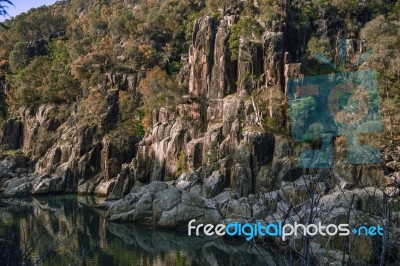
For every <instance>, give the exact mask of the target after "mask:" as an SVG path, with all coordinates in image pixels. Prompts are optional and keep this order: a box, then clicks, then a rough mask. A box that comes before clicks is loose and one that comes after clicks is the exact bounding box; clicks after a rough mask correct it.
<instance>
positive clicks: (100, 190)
mask: <svg viewBox="0 0 400 266" xmlns="http://www.w3.org/2000/svg"><path fill="white" fill-rule="evenodd" d="M115 180H116V179H115V178H113V179H110V180H107V181H102V182H100V184H99V185H98V186H97V187H96V188H95V190H94V195H95V196H97V197H107V196H108V195H109V194H110V193H111V191H112V190H113V188H114V185H115Z"/></svg>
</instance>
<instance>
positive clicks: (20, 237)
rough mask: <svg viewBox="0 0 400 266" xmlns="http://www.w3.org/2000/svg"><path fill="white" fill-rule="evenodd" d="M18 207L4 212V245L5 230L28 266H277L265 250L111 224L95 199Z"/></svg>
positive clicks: (42, 201) (46, 200) (64, 198)
mask: <svg viewBox="0 0 400 266" xmlns="http://www.w3.org/2000/svg"><path fill="white" fill-rule="evenodd" d="M14 203H15V204H14ZM14 203H13V204H12V205H9V206H7V207H5V208H1V209H0V239H1V238H4V239H5V234H2V229H4V228H5V229H6V230H8V231H9V232H12V233H13V234H15V241H14V245H15V247H16V249H15V252H18V249H19V250H21V254H22V257H24V256H25V255H26V256H27V259H26V261H27V264H29V265H30V264H41V263H40V262H41V261H42V262H43V264H46V265H51V264H54V265H71V264H73V265H80V264H82V263H84V264H86V265H132V263H133V264H134V265H200V264H201V265H232V264H236V265H274V263H273V260H272V259H271V256H270V255H269V254H268V253H266V252H265V251H263V250H261V249H260V252H261V255H260V254H259V253H258V252H257V250H255V249H254V248H251V246H250V245H249V244H247V243H243V242H242V241H238V243H236V245H235V244H233V243H232V239H229V241H230V242H229V243H228V242H227V241H224V240H223V239H222V238H216V237H214V238H213V237H188V236H187V235H186V234H187V233H186V232H179V231H165V230H159V229H155V228H153V227H147V226H144V225H134V224H124V225H121V224H115V223H111V222H107V221H106V220H105V219H104V218H103V217H101V216H100V215H99V214H98V213H97V212H96V211H95V210H93V209H92V208H89V207H88V206H93V204H94V202H93V199H92V198H81V197H79V198H78V199H77V198H76V197H74V196H57V197H48V198H36V199H35V198H32V199H25V200H21V201H17V200H15V202H14ZM8 221H11V222H8ZM0 248H1V243H0ZM264 259H265V261H264ZM0 261H1V259H0ZM17 264H19V263H17ZM0 265H4V263H1V262H0Z"/></svg>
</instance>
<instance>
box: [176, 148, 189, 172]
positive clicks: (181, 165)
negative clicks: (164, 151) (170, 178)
mask: <svg viewBox="0 0 400 266" xmlns="http://www.w3.org/2000/svg"><path fill="white" fill-rule="evenodd" d="M187 171H188V169H187V166H186V151H185V149H182V150H181V151H180V152H179V154H178V161H177V171H176V174H175V176H176V177H179V176H180V175H181V174H183V173H186V172H187Z"/></svg>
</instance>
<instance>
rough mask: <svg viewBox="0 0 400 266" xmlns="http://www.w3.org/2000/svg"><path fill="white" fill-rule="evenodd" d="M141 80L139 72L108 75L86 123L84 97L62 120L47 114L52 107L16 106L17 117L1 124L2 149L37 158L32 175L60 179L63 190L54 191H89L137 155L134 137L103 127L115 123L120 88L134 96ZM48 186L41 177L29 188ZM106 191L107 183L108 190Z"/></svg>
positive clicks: (45, 187)
mask: <svg viewBox="0 0 400 266" xmlns="http://www.w3.org/2000/svg"><path fill="white" fill-rule="evenodd" d="M140 78H141V74H140V73H137V74H134V75H117V74H108V75H107V76H106V82H105V83H104V84H103V88H100V90H102V91H103V93H104V94H105V96H104V98H103V102H102V103H99V104H101V106H100V107H97V109H96V110H91V111H90V112H96V113H98V116H97V117H96V116H94V117H95V119H92V120H91V121H89V118H87V116H88V115H91V114H90V113H89V114H88V113H85V112H84V111H82V110H85V109H84V108H87V105H86V103H85V102H84V101H83V102H82V103H78V104H77V105H73V106H71V117H70V118H69V119H68V120H67V121H66V122H64V123H63V124H61V123H60V122H59V121H57V120H56V118H54V117H53V116H52V111H53V109H54V108H56V107H55V106H52V105H42V106H40V107H39V108H38V110H37V111H29V110H21V119H20V120H18V119H9V120H8V121H6V122H5V124H4V127H3V130H2V134H1V141H2V143H3V144H5V147H4V148H5V150H16V149H22V150H23V152H24V153H25V154H26V155H28V156H29V157H31V159H32V160H33V161H34V162H36V165H35V171H36V172H37V173H49V174H52V175H53V176H54V177H55V178H59V179H57V180H62V181H60V184H61V185H60V186H59V187H62V189H58V188H57V189H56V190H57V192H61V191H64V192H79V193H82V194H86V193H94V191H95V188H96V186H97V185H98V184H99V183H100V182H101V181H102V180H104V181H108V180H110V179H113V178H116V177H117V176H118V174H119V173H120V171H121V166H122V164H123V163H127V162H130V161H131V160H132V158H133V157H134V156H135V154H136V149H137V146H136V143H137V142H138V140H137V139H136V138H134V137H125V136H119V137H118V138H110V137H109V136H107V131H108V130H110V128H112V127H113V126H114V125H115V123H116V122H117V119H116V117H118V102H119V97H118V95H119V91H121V90H124V91H126V92H128V93H131V94H133V95H136V94H137V89H136V86H137V84H138V80H139V79H140ZM95 108H96V107H95ZM124 182H125V180H124ZM49 184H50V183H49V182H47V181H46V182H45V183H43V184H41V185H40V186H39V187H38V189H36V188H35V187H34V188H33V191H36V192H35V193H36V194H37V193H43V191H48V192H51V189H50V190H49V186H50V187H51V184H50V185H49ZM129 185H130V186H131V185H132V184H129ZM42 188H43V189H42ZM99 189H100V188H99ZM129 189H130V187H129ZM111 190H112V187H111V188H110V189H108V190H107V191H111ZM123 193H126V191H125V192H123ZM99 194H101V195H104V194H106V195H108V194H109V192H108V193H99ZM121 196H123V194H121Z"/></svg>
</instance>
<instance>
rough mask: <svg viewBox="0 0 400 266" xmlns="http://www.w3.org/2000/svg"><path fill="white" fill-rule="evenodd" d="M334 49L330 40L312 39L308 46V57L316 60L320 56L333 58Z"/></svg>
mask: <svg viewBox="0 0 400 266" xmlns="http://www.w3.org/2000/svg"><path fill="white" fill-rule="evenodd" d="M331 53H332V49H331V46H330V43H329V39H328V38H317V37H311V39H310V41H309V42H308V44H307V55H308V57H309V58H316V57H317V55H318V54H320V55H323V56H325V57H327V58H331Z"/></svg>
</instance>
